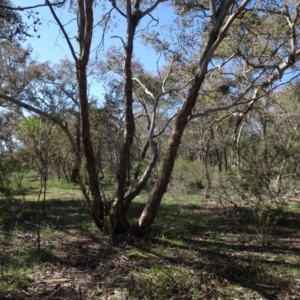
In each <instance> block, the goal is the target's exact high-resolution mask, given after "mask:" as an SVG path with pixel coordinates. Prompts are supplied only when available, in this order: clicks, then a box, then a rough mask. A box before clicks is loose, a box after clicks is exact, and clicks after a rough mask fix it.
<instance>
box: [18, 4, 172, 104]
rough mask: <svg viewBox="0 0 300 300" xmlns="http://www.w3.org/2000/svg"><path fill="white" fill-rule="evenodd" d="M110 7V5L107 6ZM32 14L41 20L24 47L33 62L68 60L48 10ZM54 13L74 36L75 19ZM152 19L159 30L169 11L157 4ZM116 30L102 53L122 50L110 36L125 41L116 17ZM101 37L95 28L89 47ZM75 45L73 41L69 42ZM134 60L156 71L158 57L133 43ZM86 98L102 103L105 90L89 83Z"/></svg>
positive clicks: (65, 11)
mask: <svg viewBox="0 0 300 300" xmlns="http://www.w3.org/2000/svg"><path fill="white" fill-rule="evenodd" d="M12 3H13V4H14V5H15V6H29V5H30V6H33V5H36V4H43V3H44V1H43V0H30V1H24V0H12ZM109 5H110V4H109ZM33 11H34V12H38V13H39V14H38V17H39V18H40V20H41V23H42V25H40V26H39V27H38V32H37V35H39V36H40V37H39V38H38V37H37V35H36V36H34V37H32V38H28V39H27V41H26V42H25V43H24V46H25V47H26V46H27V45H31V47H32V48H33V52H32V57H33V59H35V60H38V61H40V62H43V61H51V62H53V63H59V61H60V60H61V59H63V58H66V57H67V58H69V59H71V60H72V56H71V52H70V50H69V48H68V46H67V43H66V40H65V39H64V38H63V37H62V35H61V34H60V31H59V28H58V25H57V24H56V22H55V21H54V19H53V17H52V14H51V12H50V10H49V8H48V7H42V8H38V9H34V10H33ZM56 13H57V15H58V17H59V19H60V20H61V22H62V23H63V24H66V26H65V28H66V31H67V33H68V34H69V36H76V32H77V26H76V20H75V18H74V17H75V15H74V14H72V13H69V12H68V9H67V8H64V9H56ZM102 14H103V12H102V11H101V8H97V9H96V10H95V12H94V22H96V21H97V20H99V16H100V17H101V15H102ZM152 15H153V17H154V18H156V19H158V20H159V25H158V26H157V27H156V28H159V27H160V26H165V25H167V24H168V23H169V22H170V21H172V20H171V19H172V12H171V9H170V8H169V7H167V6H166V5H165V4H161V5H160V6H159V7H158V8H157V9H156V10H155V11H154V12H153V13H152ZM23 20H24V21H25V22H27V23H28V24H30V23H31V22H32V19H28V18H27V16H26V15H25V14H23ZM117 21H118V26H115V27H113V28H111V29H109V31H108V33H107V34H106V38H105V42H104V49H103V50H104V52H105V51H106V50H107V49H108V48H109V47H111V46H112V45H115V46H117V47H121V46H122V42H121V39H119V38H111V37H112V36H121V37H122V38H123V40H125V37H126V23H125V19H124V18H122V17H118V19H117ZM149 21H150V18H149V17H146V18H145V20H144V21H143V22H142V23H141V24H140V25H139V28H138V30H141V29H143V28H145V26H147V24H148V23H149ZM101 36H102V29H101V28H100V27H99V29H97V30H96V31H95V34H94V36H93V41H94V42H93V47H94V48H95V47H96V46H97V45H99V42H100V39H101ZM73 41H75V39H73ZM74 48H75V50H76V49H77V45H76V43H74ZM134 49H135V51H134V52H135V58H137V59H140V61H142V62H143V64H144V66H145V67H146V68H147V69H148V70H151V71H155V70H156V69H157V66H156V62H157V59H158V56H157V55H156V54H155V52H154V51H153V50H151V49H149V48H147V47H146V46H144V45H142V44H141V43H139V42H135V46H134ZM90 57H91V58H94V57H95V52H94V54H92V55H91V56H90ZM99 59H101V56H99ZM90 84H91V87H90V94H91V95H93V96H96V97H97V98H98V99H99V100H100V101H102V99H103V95H104V93H105V90H104V88H103V86H102V85H101V84H99V83H95V81H93V83H90Z"/></svg>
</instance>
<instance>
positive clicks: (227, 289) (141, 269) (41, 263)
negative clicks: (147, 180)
mask: <svg viewBox="0 0 300 300" xmlns="http://www.w3.org/2000/svg"><path fill="white" fill-rule="evenodd" d="M191 167H193V170H194V172H198V176H201V172H202V171H203V170H202V167H201V166H199V164H198V167H197V164H195V163H192V164H191V163H187V164H184V161H183V160H180V161H179V163H178V165H176V168H175V172H174V177H173V179H172V183H171V185H170V188H169V191H168V193H167V194H166V195H165V197H164V200H163V203H162V205H161V208H160V212H159V215H158V217H157V220H156V223H155V224H154V225H153V227H152V228H151V230H150V231H148V232H147V233H144V234H143V235H137V234H136V233H135V232H134V231H133V230H132V231H129V232H127V233H126V234H125V235H117V236H116V235H103V234H101V233H100V232H99V230H98V229H97V227H96V226H95V225H94V223H93V220H92V218H91V217H90V216H89V214H88V208H87V207H86V206H85V204H84V201H83V197H82V195H81V193H80V191H79V189H78V187H77V185H75V184H71V183H67V182H66V181H64V180H61V181H58V180H57V179H56V178H52V179H51V180H49V183H48V188H47V196H46V204H45V215H44V216H43V215H42V208H43V205H42V203H41V202H38V201H37V199H38V195H39V189H40V188H39V181H38V180H36V174H35V173H34V172H31V173H29V174H26V175H24V177H23V180H22V183H21V186H22V187H23V188H20V186H19V187H18V189H15V190H14V192H13V193H11V194H7V193H6V194H5V193H4V194H2V196H1V203H0V205H1V217H0V225H1V243H0V261H1V272H0V298H1V299H298V298H299V296H300V281H299V276H300V274H299V272H300V271H299V270H300V258H299V251H300V246H299V245H300V234H299V227H300V223H299V222H300V221H299V220H300V216H299V211H300V202H299V198H298V194H297V193H296V194H293V195H289V197H288V198H285V199H284V201H285V203H284V210H282V211H281V212H280V214H278V213H277V212H278V211H277V210H276V206H274V207H273V208H274V210H273V209H271V205H269V206H267V205H266V206H253V205H252V206H251V205H247V204H246V202H244V203H242V202H241V201H239V202H238V203H233V202H232V201H226V199H225V196H224V195H225V193H222V194H220V195H219V196H217V195H216V194H217V190H216V189H215V191H216V194H212V195H211V196H210V197H209V198H205V189H204V188H203V187H201V186H200V187H199V185H197V184H194V185H193V184H191V183H193V182H194V178H193V177H189V174H190V172H191ZM177 168H180V170H181V172H178V173H177V172H176V170H177ZM185 172H187V173H185ZM212 173H213V174H212V178H214V177H215V180H218V181H221V182H223V183H224V181H226V180H228V179H227V178H224V176H223V175H222V176H221V178H219V177H220V175H219V174H218V172H212ZM185 175H186V177H185ZM182 176H184V177H185V178H186V180H182ZM32 179H35V180H32ZM203 184H205V181H203ZM216 184H217V182H216V181H215V182H214V185H216ZM220 188H221V185H220ZM222 195H223V196H222ZM145 201H147V192H145V193H142V194H141V195H140V196H139V197H138V198H137V200H136V201H135V202H134V204H133V206H132V207H131V209H130V211H129V214H130V217H131V219H132V220H133V222H134V220H135V219H136V218H138V216H139V213H140V211H141V210H142V209H143V206H144V203H145Z"/></svg>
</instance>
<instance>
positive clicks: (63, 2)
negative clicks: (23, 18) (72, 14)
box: [0, 0, 66, 11]
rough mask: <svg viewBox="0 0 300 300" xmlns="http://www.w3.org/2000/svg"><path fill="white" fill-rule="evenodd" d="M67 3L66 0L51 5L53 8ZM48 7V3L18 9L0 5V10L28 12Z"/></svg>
mask: <svg viewBox="0 0 300 300" xmlns="http://www.w3.org/2000/svg"><path fill="white" fill-rule="evenodd" d="M65 3H66V0H64V1H62V2H56V3H51V5H52V6H60V5H64V4H65ZM47 5H48V4H47V1H46V2H45V3H44V4H36V5H32V6H18V7H13V6H7V5H1V4H0V8H3V9H10V10H20V11H23V10H27V9H34V8H39V7H45V6H47Z"/></svg>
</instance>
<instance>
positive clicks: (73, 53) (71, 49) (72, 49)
mask: <svg viewBox="0 0 300 300" xmlns="http://www.w3.org/2000/svg"><path fill="white" fill-rule="evenodd" d="M45 3H46V4H47V6H48V7H49V9H50V11H51V14H52V16H53V18H54V19H55V21H56V22H57V24H58V27H59V28H60V30H61V31H62V33H63V35H64V37H65V39H66V41H67V44H68V46H69V48H70V51H71V54H72V56H73V58H74V60H75V61H76V62H77V61H78V58H77V56H76V53H75V51H74V48H73V46H72V43H71V41H70V39H69V36H68V35H67V32H66V31H65V28H64V26H63V25H62V23H61V22H60V20H59V18H58V17H57V15H56V13H55V11H54V9H53V7H52V4H51V3H50V1H49V0H46V1H45Z"/></svg>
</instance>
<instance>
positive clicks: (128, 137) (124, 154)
mask: <svg viewBox="0 0 300 300" xmlns="http://www.w3.org/2000/svg"><path fill="white" fill-rule="evenodd" d="M127 20H128V21H127V22H128V25H127V38H126V46H125V55H124V68H123V76H124V81H125V87H124V89H125V98H124V109H125V132H124V142H123V146H122V150H121V155H120V162H119V165H118V170H117V180H116V184H115V195H114V199H113V204H112V207H113V209H114V217H113V228H114V232H115V233H122V232H125V231H126V230H128V228H129V222H128V221H127V219H126V212H125V209H124V205H123V201H124V196H125V188H126V183H127V175H128V172H129V167H130V153H131V145H132V142H133V138H134V131H135V123H134V115H133V108H132V104H133V81H132V71H131V62H132V54H133V40H134V35H135V30H136V26H137V25H138V21H137V19H136V17H135V16H132V15H131V13H130V15H127Z"/></svg>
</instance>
